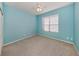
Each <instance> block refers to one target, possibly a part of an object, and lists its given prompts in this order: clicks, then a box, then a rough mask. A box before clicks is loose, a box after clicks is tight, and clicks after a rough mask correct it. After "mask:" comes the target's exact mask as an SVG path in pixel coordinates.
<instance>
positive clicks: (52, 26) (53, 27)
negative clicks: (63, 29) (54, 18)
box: [50, 25, 58, 32]
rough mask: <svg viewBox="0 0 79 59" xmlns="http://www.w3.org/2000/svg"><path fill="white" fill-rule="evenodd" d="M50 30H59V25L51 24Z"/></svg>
mask: <svg viewBox="0 0 79 59" xmlns="http://www.w3.org/2000/svg"><path fill="white" fill-rule="evenodd" d="M50 32H58V25H51V26H50Z"/></svg>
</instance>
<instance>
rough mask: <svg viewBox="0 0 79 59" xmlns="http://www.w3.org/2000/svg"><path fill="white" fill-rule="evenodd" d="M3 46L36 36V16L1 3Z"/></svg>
mask: <svg viewBox="0 0 79 59" xmlns="http://www.w3.org/2000/svg"><path fill="white" fill-rule="evenodd" d="M3 11H4V44H7V43H10V42H13V41H16V40H17V39H21V38H23V37H24V36H25V37H28V36H30V35H34V34H36V16H35V15H33V14H31V13H29V12H23V11H21V10H18V9H16V8H14V7H10V6H8V5H7V4H5V3H3Z"/></svg>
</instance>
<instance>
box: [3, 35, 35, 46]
mask: <svg viewBox="0 0 79 59" xmlns="http://www.w3.org/2000/svg"><path fill="white" fill-rule="evenodd" d="M33 36H35V34H34V35H29V36H24V37H22V38H20V39H17V40H15V41H13V42H10V43H6V44H3V46H7V45H9V44H12V43H15V42H18V41H20V40H23V39H26V38H30V37H33Z"/></svg>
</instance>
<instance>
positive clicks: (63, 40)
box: [39, 34, 74, 44]
mask: <svg viewBox="0 0 79 59" xmlns="http://www.w3.org/2000/svg"><path fill="white" fill-rule="evenodd" d="M39 35H40V36H44V37H47V36H45V35H43V34H39ZM47 38H50V37H47ZM50 39H52V38H50ZM53 39H55V40H58V41H62V42H66V43H69V44H74V42H69V41H66V40H61V39H58V38H55V37H53Z"/></svg>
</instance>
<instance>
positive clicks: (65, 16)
mask: <svg viewBox="0 0 79 59" xmlns="http://www.w3.org/2000/svg"><path fill="white" fill-rule="evenodd" d="M73 13H74V12H73V4H70V5H68V6H64V7H62V8H59V9H56V10H52V11H50V12H47V13H44V14H41V15H38V16H37V19H38V20H37V22H38V25H37V27H38V30H37V33H38V34H39V35H43V36H46V37H49V38H57V39H59V40H60V39H61V40H64V41H68V42H73V19H74V18H73ZM54 14H59V32H58V33H55V32H45V31H43V30H42V25H41V23H42V17H43V16H49V15H54ZM67 37H69V38H67Z"/></svg>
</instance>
